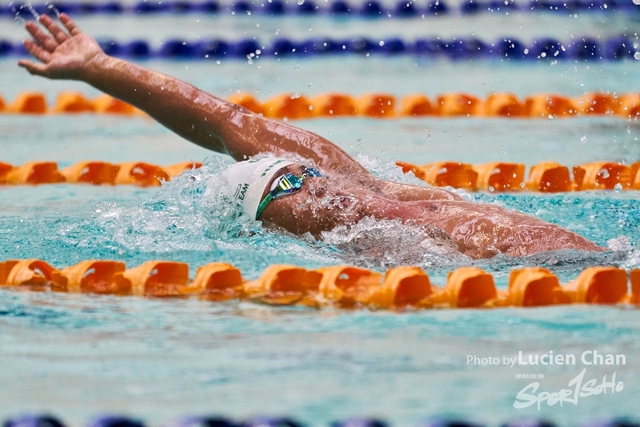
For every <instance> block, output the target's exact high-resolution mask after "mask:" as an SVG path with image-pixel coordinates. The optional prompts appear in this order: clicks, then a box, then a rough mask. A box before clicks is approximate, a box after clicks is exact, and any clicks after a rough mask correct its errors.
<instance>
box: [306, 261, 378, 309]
mask: <svg viewBox="0 0 640 427" xmlns="http://www.w3.org/2000/svg"><path fill="white" fill-rule="evenodd" d="M318 271H319V272H320V273H321V275H322V280H321V281H320V285H319V293H320V296H321V297H322V298H324V299H325V300H326V301H328V302H332V303H333V304H335V305H337V306H339V307H344V308H356V307H362V306H365V305H366V304H367V302H368V301H369V299H370V298H371V296H372V295H373V293H374V292H375V291H376V290H377V289H378V288H380V282H381V280H382V275H381V274H380V273H377V272H375V271H369V270H366V269H364V268H358V267H351V266H333V267H324V268H320V269H319V270H318Z"/></svg>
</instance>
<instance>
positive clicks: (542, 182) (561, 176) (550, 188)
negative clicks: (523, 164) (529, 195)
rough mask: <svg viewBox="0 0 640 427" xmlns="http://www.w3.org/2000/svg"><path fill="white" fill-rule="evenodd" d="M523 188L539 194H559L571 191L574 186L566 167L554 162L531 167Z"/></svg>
mask: <svg viewBox="0 0 640 427" xmlns="http://www.w3.org/2000/svg"><path fill="white" fill-rule="evenodd" d="M525 188H526V189H527V190H529V191H539V192H541V193H559V192H566V191H572V190H573V189H574V186H573V180H572V179H571V174H570V173H569V168H568V167H566V166H563V165H561V164H560V163H556V162H543V163H538V164H537V165H534V166H531V170H530V171H529V179H528V180H527V182H526V183H525Z"/></svg>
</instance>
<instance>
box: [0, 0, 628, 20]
mask: <svg viewBox="0 0 640 427" xmlns="http://www.w3.org/2000/svg"><path fill="white" fill-rule="evenodd" d="M56 11H57V12H65V13H69V14H73V15H122V14H136V15H157V14H165V15H166V14H185V13H193V14H202V15H208V16H210V15H214V16H215V15H229V14H231V15H236V14H237V15H247V14H248V15H251V14H260V15H266V16H278V17H282V16H287V15H294V16H300V15H303V16H304V15H307V16H314V15H322V16H332V17H363V18H386V19H389V18H402V19H407V18H425V17H442V16H448V15H463V16H464V15H477V14H482V13H496V14H513V13H518V12H521V13H527V12H535V13H549V14H559V15H567V16H572V15H573V14H576V13H588V12H599V13H612V12H620V13H633V12H636V11H638V12H640V9H639V8H638V7H637V6H636V5H635V4H634V3H633V2H632V1H623V0H569V1H565V0H532V1H530V2H526V1H518V2H514V1H513V0H509V1H501V0H487V1H483V0H464V1H462V2H461V3H460V4H459V5H457V6H453V5H450V4H449V3H447V2H446V1H443V0H437V1H435V0H434V1H428V2H415V1H409V2H407V1H406V0H400V1H397V2H396V3H395V5H392V6H391V7H389V5H386V4H383V3H381V2H379V1H377V0H370V1H366V2H363V3H356V2H347V1H344V0H334V1H332V2H330V3H329V4H328V5H325V4H324V3H323V2H319V1H315V2H314V1H313V0H304V1H303V2H287V1H283V0H271V1H269V2H264V3H260V2H256V3H254V2H250V1H247V0H237V1H235V2H233V3H223V2H218V1H215V0H205V1H194V2H191V1H182V0H178V1H139V2H137V3H136V4H134V5H126V4H123V3H121V2H118V1H116V0H107V1H100V2H91V3H89V2H69V1H60V2H55V3H51V4H33V5H27V4H14V5H8V6H5V5H2V6H0V16H4V17H8V18H11V17H14V18H15V17H16V16H19V17H21V18H24V19H29V18H32V17H33V13H34V12H35V13H36V14H43V13H48V14H54V13H55V12H56Z"/></svg>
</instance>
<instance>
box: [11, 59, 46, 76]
mask: <svg viewBox="0 0 640 427" xmlns="http://www.w3.org/2000/svg"><path fill="white" fill-rule="evenodd" d="M18 65H19V66H21V67H22V68H25V69H26V70H27V71H28V72H29V74H34V75H36V76H44V75H46V73H47V66H46V65H45V64H36V63H35V62H31V61H28V60H26V59H21V60H20V61H18Z"/></svg>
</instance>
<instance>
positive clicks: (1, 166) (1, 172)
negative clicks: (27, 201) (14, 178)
mask: <svg viewBox="0 0 640 427" xmlns="http://www.w3.org/2000/svg"><path fill="white" fill-rule="evenodd" d="M12 170H13V165H10V164H9V163H3V162H0V184H6V183H7V174H9V172H10V171H12Z"/></svg>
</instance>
